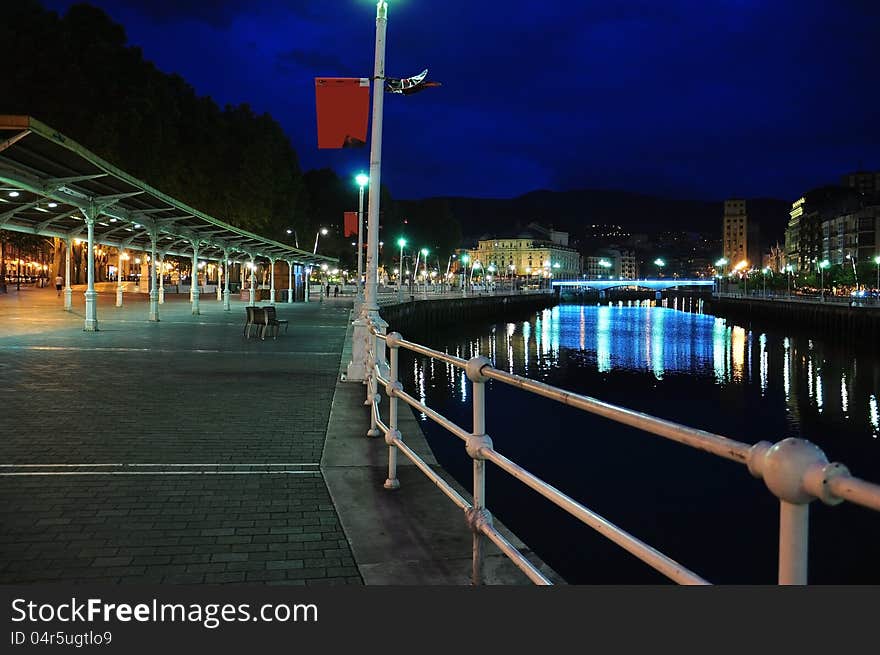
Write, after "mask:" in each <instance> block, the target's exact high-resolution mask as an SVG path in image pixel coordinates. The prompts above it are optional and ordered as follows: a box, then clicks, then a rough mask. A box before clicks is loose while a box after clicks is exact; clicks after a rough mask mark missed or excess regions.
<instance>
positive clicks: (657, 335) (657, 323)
mask: <svg viewBox="0 0 880 655" xmlns="http://www.w3.org/2000/svg"><path fill="white" fill-rule="evenodd" d="M654 314H655V316H654V319H655V320H654V323H653V326H652V329H651V368H652V369H653V370H654V377H655V378H657V379H658V380H662V379H663V370H664V366H663V323H664V321H665V319H666V312H662V311H658V312H654Z"/></svg>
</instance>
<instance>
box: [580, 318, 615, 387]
mask: <svg viewBox="0 0 880 655" xmlns="http://www.w3.org/2000/svg"><path fill="white" fill-rule="evenodd" d="M583 320H584V313H583V311H581V343H583V341H584V337H583V330H584V327H583ZM581 349H582V350H583V346H581ZM596 365H597V367H598V369H599V372H600V373H605V372H606V371H609V370H611V308H610V307H599V309H598V310H597V311H596Z"/></svg>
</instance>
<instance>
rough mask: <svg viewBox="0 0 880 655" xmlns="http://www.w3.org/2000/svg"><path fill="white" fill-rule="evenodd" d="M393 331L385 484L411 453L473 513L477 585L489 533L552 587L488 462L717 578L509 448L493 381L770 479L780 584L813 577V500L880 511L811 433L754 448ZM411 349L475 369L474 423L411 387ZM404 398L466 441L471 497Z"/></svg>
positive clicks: (381, 426)
mask: <svg viewBox="0 0 880 655" xmlns="http://www.w3.org/2000/svg"><path fill="white" fill-rule="evenodd" d="M383 331H384V328H383V327H381V326H376V325H373V324H371V328H370V332H371V337H370V339H369V344H368V349H367V357H368V362H367V371H368V372H369V373H368V379H367V385H366V386H367V399H366V403H365V404H368V405H369V406H370V407H371V419H370V423H371V424H370V429H369V431H368V432H367V434H368V435H369V436H373V437H378V436H383V435H384V439H385V443H386V444H387V445H388V477H387V479H386V481H385V488H386V489H398V488H399V487H400V483H399V481H398V478H397V459H398V453H402V454H403V455H404V456H405V457H407V458H408V459H409V460H410V461H411V462H412V463H413V464H415V465H416V467H418V469H419V470H420V471H422V473H424V474H425V476H426V477H427V478H428V479H429V480H430V481H431V482H433V483H434V484H435V485H436V486H437V487H438V488H439V489H440V491H442V492H443V493H444V494H445V495H446V497H447V498H449V500H450V501H452V502H453V503H454V504H455V505H456V506H457V507H459V508H460V509H461V510H463V512H464V514H465V518H466V522H467V526H468V527H469V529H470V531H471V532H472V533H473V557H472V572H471V580H472V583H473V584H475V585H477V584H481V583H482V580H483V571H482V562H483V553H484V541H485V539H488V540H489V541H491V542H492V543H494V544H495V545H496V546H497V547H498V548H499V550H501V552H502V553H504V554H505V555H506V556H507V557H508V558H509V559H510V560H511V561H512V562H513V563H514V564H515V565H516V566H517V568H519V569H520V570H521V571H522V572H523V573H524V574H525V575H526V576H527V577H528V578H529V579H530V580H531V581H532V582H534V583H536V584H540V585H547V584H552V583H551V581H550V580H549V579H548V578H547V577H546V576H545V575H544V574H543V573H542V572H541V571H540V570H539V569H538V568H537V567H536V566H535V565H534V564H532V563H531V562H530V561H529V560H528V559H527V558H526V557H525V556H523V555H522V553H520V552H519V550H517V548H516V547H515V546H514V545H513V544H512V543H510V541H508V540H507V539H506V538H505V537H504V536H503V535H502V534H501V533H500V532H499V531H498V530H497V529H496V528H495V527H494V525H493V521H492V515H491V513H490V512H489V509H488V507H487V503H486V477H485V471H486V468H485V467H486V463H487V462H489V463H491V464H493V465H494V466H496V467H498V468H499V469H501V470H502V471H504V472H505V473H507V474H509V475H510V476H512V477H513V478H515V479H517V480H519V481H520V482H522V483H523V484H524V485H526V486H527V487H529V488H531V489H532V490H534V491H535V492H537V493H538V494H540V495H541V496H543V497H544V498H546V499H547V500H549V501H550V502H552V503H553V504H555V505H557V506H558V507H560V508H562V509H563V510H564V511H566V512H567V513H568V514H570V515H571V516H573V517H575V518H576V519H578V520H579V521H581V522H582V523H584V524H585V525H587V526H589V527H591V528H592V529H594V530H595V531H596V532H598V533H599V534H601V535H602V536H603V537H605V538H606V539H609V540H610V541H612V542H613V543H615V544H617V545H618V546H620V547H621V548H623V549H624V550H626V551H627V552H629V553H630V554H631V555H633V556H634V557H636V558H638V559H640V560H641V561H643V562H645V563H646V564H648V565H649V566H650V567H651V568H653V569H654V570H656V571H658V572H659V573H661V574H662V575H664V576H666V577H667V578H668V579H670V580H672V581H674V582H676V583H679V584H689V585H690V584H697V585H699V584H710V583H709V582H708V581H707V580H705V579H704V578H702V577H701V576H700V575H698V574H697V573H695V572H693V571H691V570H689V569H688V568H686V567H685V566H683V565H682V564H680V563H678V562H677V561H675V560H674V559H672V558H670V557H668V556H667V555H665V554H663V553H662V552H660V551H659V550H657V549H655V548H653V547H652V546H650V545H649V544H647V543H645V542H643V541H641V540H640V539H638V538H637V537H635V536H633V535H631V534H629V533H628V532H626V531H625V530H623V529H622V528H620V527H618V526H617V525H615V524H614V523H612V522H611V521H609V520H608V519H606V518H605V517H603V516H600V515H599V514H598V513H596V512H594V511H593V510H591V509H589V508H588V507H586V506H585V505H583V504H581V503H579V502H577V501H576V500H574V499H573V498H571V497H570V496H568V495H567V494H565V493H564V492H563V491H560V490H559V489H556V488H555V487H553V486H552V485H550V484H548V483H547V482H545V481H543V480H541V479H540V478H539V477H537V476H536V475H534V474H532V473H530V472H529V471H528V470H526V469H525V468H523V467H522V466H520V465H519V464H517V463H515V462H513V461H511V460H510V459H508V458H507V457H505V456H504V455H503V454H501V453H499V452H498V451H497V450H496V449H495V447H494V445H493V442H492V439H491V437H490V436H489V434H488V433H487V431H486V382H487V381H489V380H495V381H497V382H500V383H502V384H507V385H509V386H512V387H515V388H517V389H520V390H522V391H524V392H526V393H533V394H536V395H539V396H542V397H544V398H549V399H550V400H554V401H556V402H559V403H561V404H564V405H568V406H570V407H575V408H577V409H580V410H582V411H584V412H588V413H590V414H595V415H598V416H602V417H604V418H607V419H609V420H611V421H614V422H616V423H620V424H622V425H627V426H630V427H634V428H637V429H640V430H643V431H645V432H648V433H650V434H653V435H656V436H658V437H661V438H664V439H668V440H670V441H674V442H677V443H680V444H683V445H685V446H689V447H691V448H696V449H698V450H703V451H705V452H708V453H711V454H713V455H715V456H717V457H722V458H724V459H728V460H731V461H734V462H738V463H740V464H742V465H744V466H746V467H747V469H748V471H749V473H751V474H752V475H753V476H755V477H758V478H762V479H763V480H764V482H765V484H766V485H767V488H768V489H769V490H770V492H771V493H772V494H773V495H774V496H776V498H777V499H778V500H779V507H780V514H779V564H778V582H779V584H807V573H808V571H807V551H808V548H807V544H808V537H809V504H810V503H811V502H812V501H814V500H817V499H818V500H820V501H822V502H823V503H825V504H826V505H837V504H839V503H842V502H843V501H844V500H846V501H849V502H851V503H854V504H856V505H861V506H863V507H866V508H869V509H872V510H875V511H880V485H877V484H874V483H871V482H868V481H865V480H862V479H860V478H857V477H855V476H853V475H851V474H850V472H849V470H848V469H847V468H846V466H844V465H842V464H839V463H830V462H829V461H828V459H827V457H826V456H825V454H824V453H823V452H822V450H821V449H820V448H819V447H818V446H816V445H815V444H813V443H811V442H809V441H806V440H804V439H796V438H788V439H784V440H782V441H780V442H778V443H775V444H773V443H770V442H768V441H759V442H758V443H756V444H754V445H749V444H746V443H743V442H740V441H736V440H734V439H729V438H727V437H724V436H721V435H718V434H714V433H711V432H706V431H704V430H698V429H695V428H691V427H687V426H685V425H681V424H679V423H674V422H672V421H667V420H665V419H661V418H657V417H654V416H650V415H648V414H644V413H641V412H637V411H634V410H631V409H627V408H624V407H619V406H617V405H612V404H610V403H606V402H603V401H601V400H597V399H596V398H592V397H589V396H584V395H581V394H576V393H572V392H570V391H566V390H564V389H560V388H558V387H554V386H551V385H548V384H544V383H542V382H537V381H535V380H530V379H528V378H525V377H522V376H519V375H514V374H511V373H507V372H505V371H502V370H499V369H497V368H495V367H494V366H492V364H491V362H490V361H489V360H488V359H487V358H486V357H482V356H478V357H474V358H472V359H469V360H465V359H461V358H459V357H455V356H453V355H450V354H448V353H444V352H441V351H439V350H434V349H432V348H429V347H427V346H424V345H421V344H418V343H415V342H412V341H407V340H405V339H404V338H403V337H402V336H401V335H400V334H398V333H396V332H392V333H390V334H384V333H383ZM386 346H387V349H388V350H389V351H390V363H386V361H385V351H386ZM401 349H404V350H409V351H411V352H413V353H417V354H420V355H423V356H426V357H430V358H432V359H436V360H438V361H440V362H444V363H446V364H449V365H451V366H453V367H455V368H458V369H461V370H463V371H464V372H465V374H466V375H467V377H468V379H469V380H470V383H471V385H472V394H471V398H472V399H473V400H472V411H473V425H472V427H471V429H470V430H468V429H467V428H465V427H462V426H460V425H457V424H456V423H454V422H453V421H451V420H450V419H448V418H446V417H445V416H443V415H442V414H440V413H439V412H437V411H436V410H434V409H432V408H431V407H428V406H427V405H426V404H424V403H422V402H421V401H420V400H419V399H417V398H415V397H413V396H412V395H410V394H408V393H407V392H405V391H404V389H403V385H402V384H401V382H400V376H399V371H400V350H401ZM380 387H381V388H382V389H384V391H385V395H386V396H387V398H388V411H387V415H386V417H385V418H383V417H382V415H381V412H380V404H381V394H380V393H379V389H380ZM400 401H402V402H403V403H404V404H405V405H409V406H410V407H412V408H414V409H417V410H418V411H419V412H421V413H423V414H424V415H425V416H427V417H428V418H429V419H430V420H432V421H433V422H435V423H436V424H437V425H439V426H441V427H443V428H444V429H445V430H446V431H447V432H449V433H450V434H451V435H453V436H454V437H458V438H459V439H461V440H462V442H464V449H465V452H466V453H467V455H468V456H469V457H470V458H471V459H472V460H473V488H472V495H471V499H470V500H468V499H467V498H465V497H464V496H462V495H461V494H460V493H458V491H456V490H455V489H454V488H453V487H452V486H451V485H450V484H448V483H447V482H446V481H445V480H444V479H443V478H442V477H441V476H439V475H438V474H437V473H436V472H435V471H434V470H432V469H431V467H430V466H429V465H428V464H427V463H426V462H425V461H424V460H423V459H421V458H420V457H419V456H418V455H417V454H416V453H415V452H414V451H413V450H412V449H411V448H410V447H409V446H408V445H407V443H406V441H405V439H404V435H403V434H402V433H401V432H400V429H399V420H398V419H399V411H400Z"/></svg>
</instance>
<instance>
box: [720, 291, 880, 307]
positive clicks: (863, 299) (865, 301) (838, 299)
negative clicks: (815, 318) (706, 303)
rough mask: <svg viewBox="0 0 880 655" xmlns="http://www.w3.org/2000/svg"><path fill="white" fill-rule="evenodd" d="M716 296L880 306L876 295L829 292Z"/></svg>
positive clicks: (809, 303) (741, 293)
mask: <svg viewBox="0 0 880 655" xmlns="http://www.w3.org/2000/svg"><path fill="white" fill-rule="evenodd" d="M712 295H713V296H715V297H716V298H734V299H740V300H755V301H767V302H778V301H784V302H792V303H803V304H808V305H841V306H844V307H880V298H876V297H874V296H832V295H831V294H827V295H826V296H825V297H824V298H822V297H821V296H820V295H819V294H815V295H806V294H798V293H791V294H789V293H786V292H779V291H768V292H766V293H764V292H762V291H761V290H760V289H759V290H757V291H752V290H749V292H748V293H745V292H742V291H720V292H717V291H716V292H715V293H713V294H712Z"/></svg>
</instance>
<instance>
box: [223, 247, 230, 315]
mask: <svg viewBox="0 0 880 655" xmlns="http://www.w3.org/2000/svg"><path fill="white" fill-rule="evenodd" d="M231 266H232V264H231V263H230V261H229V251H228V250H224V251H223V311H225V312H228V311H229V272H230V268H231Z"/></svg>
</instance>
